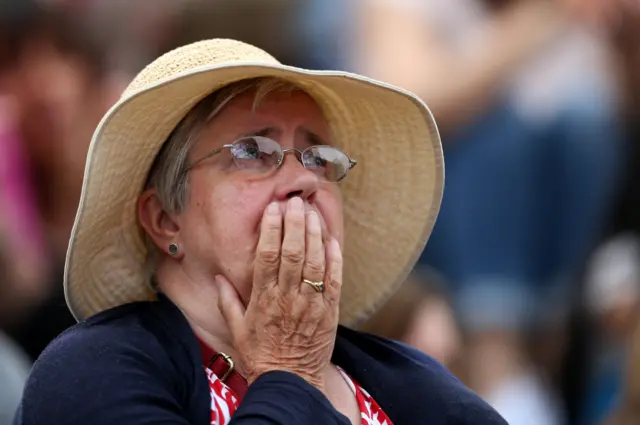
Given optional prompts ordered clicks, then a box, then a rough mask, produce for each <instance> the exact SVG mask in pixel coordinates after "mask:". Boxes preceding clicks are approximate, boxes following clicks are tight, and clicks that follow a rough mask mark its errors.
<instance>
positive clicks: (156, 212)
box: [138, 189, 182, 258]
mask: <svg viewBox="0 0 640 425" xmlns="http://www.w3.org/2000/svg"><path fill="white" fill-rule="evenodd" d="M138 220H139V222H140V225H141V226H142V228H143V229H144V230H145V232H146V233H147V235H148V236H149V238H151V240H152V241H153V243H154V244H155V245H156V246H157V247H158V248H159V249H160V251H162V252H168V251H169V245H170V244H172V243H175V244H178V245H180V241H179V240H178V239H179V236H180V226H179V225H178V223H177V222H176V220H175V219H174V217H171V216H170V215H169V214H168V213H167V212H166V211H165V210H164V209H163V208H162V204H161V203H160V198H158V194H157V193H156V191H155V190H154V189H149V190H146V191H145V192H144V193H143V194H142V195H141V196H140V198H139V199H138ZM181 256H182V252H181V251H178V253H177V254H176V255H172V257H174V258H179V257H181Z"/></svg>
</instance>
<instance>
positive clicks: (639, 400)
mask: <svg viewBox="0 0 640 425" xmlns="http://www.w3.org/2000/svg"><path fill="white" fill-rule="evenodd" d="M639 313H640V312H639ZM624 366H625V368H624V371H623V373H622V381H623V384H622V393H621V396H620V397H619V399H618V403H617V406H616V408H615V410H614V411H613V412H612V413H611V414H610V415H609V416H608V418H607V419H606V420H605V421H603V422H601V423H602V424H603V425H635V424H637V423H638V419H640V314H637V315H636V327H635V331H634V333H633V336H632V338H631V341H630V344H629V346H628V349H627V360H626V362H625V364H624Z"/></svg>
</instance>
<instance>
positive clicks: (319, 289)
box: [302, 279, 324, 293]
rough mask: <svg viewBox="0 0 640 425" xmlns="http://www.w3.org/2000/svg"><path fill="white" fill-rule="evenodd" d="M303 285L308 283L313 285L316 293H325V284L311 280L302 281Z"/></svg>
mask: <svg viewBox="0 0 640 425" xmlns="http://www.w3.org/2000/svg"><path fill="white" fill-rule="evenodd" d="M302 282H303V283H306V284H307V285H311V287H312V288H313V289H314V290H315V291H316V292H320V293H322V292H324V282H323V281H320V282H314V281H312V280H309V279H302Z"/></svg>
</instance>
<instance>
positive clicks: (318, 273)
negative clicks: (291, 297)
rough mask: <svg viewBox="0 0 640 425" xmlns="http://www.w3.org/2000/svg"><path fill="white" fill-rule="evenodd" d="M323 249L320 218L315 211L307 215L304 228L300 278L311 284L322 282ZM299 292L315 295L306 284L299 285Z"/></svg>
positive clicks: (312, 289) (314, 291)
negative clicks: (302, 265)
mask: <svg viewBox="0 0 640 425" xmlns="http://www.w3.org/2000/svg"><path fill="white" fill-rule="evenodd" d="M324 269H325V249H324V244H323V243H322V228H321V226H320V217H318V213H317V212H315V211H310V212H309V213H308V214H307V228H306V255H305V261H304V267H303V269H302V278H303V279H308V280H310V281H312V282H321V281H324V275H325V270H324ZM300 290H301V291H302V292H303V293H317V291H316V290H315V289H314V288H313V287H312V286H311V285H308V284H305V283H303V284H301V285H300Z"/></svg>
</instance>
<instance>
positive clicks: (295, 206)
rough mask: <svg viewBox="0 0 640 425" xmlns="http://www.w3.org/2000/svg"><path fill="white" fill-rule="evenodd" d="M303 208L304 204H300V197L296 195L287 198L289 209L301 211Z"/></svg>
mask: <svg viewBox="0 0 640 425" xmlns="http://www.w3.org/2000/svg"><path fill="white" fill-rule="evenodd" d="M303 208H304V205H303V204H302V199H300V198H298V197H297V196H296V197H294V198H291V199H290V200H289V210H290V211H296V212H299V211H302V209H303Z"/></svg>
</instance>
